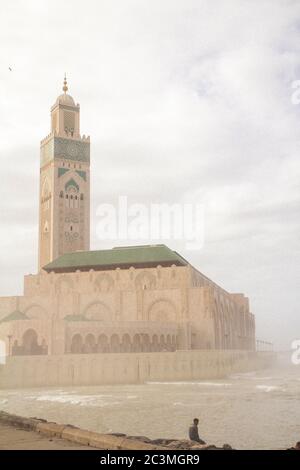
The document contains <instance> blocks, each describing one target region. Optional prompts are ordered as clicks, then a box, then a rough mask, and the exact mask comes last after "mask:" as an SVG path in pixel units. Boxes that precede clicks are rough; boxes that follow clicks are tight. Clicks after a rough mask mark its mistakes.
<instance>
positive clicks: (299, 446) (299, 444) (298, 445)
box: [287, 441, 300, 450]
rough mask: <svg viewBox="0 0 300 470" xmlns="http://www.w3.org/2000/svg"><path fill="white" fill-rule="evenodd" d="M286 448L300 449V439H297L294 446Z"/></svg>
mask: <svg viewBox="0 0 300 470" xmlns="http://www.w3.org/2000/svg"><path fill="white" fill-rule="evenodd" d="M287 450H300V441H298V442H297V443H296V445H295V446H294V447H290V448H289V449H287Z"/></svg>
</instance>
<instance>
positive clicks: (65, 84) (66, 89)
mask: <svg viewBox="0 0 300 470" xmlns="http://www.w3.org/2000/svg"><path fill="white" fill-rule="evenodd" d="M63 91H64V93H67V91H68V85H67V77H66V74H65V78H64V86H63Z"/></svg>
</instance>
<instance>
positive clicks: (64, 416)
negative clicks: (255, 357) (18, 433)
mask: <svg viewBox="0 0 300 470" xmlns="http://www.w3.org/2000/svg"><path fill="white" fill-rule="evenodd" d="M0 409H2V410H4V411H7V412H11V413H16V414H19V415H22V416H32V417H33V416H35V417H38V418H45V419H47V420H50V421H56V422H59V423H65V424H67V423H68V424H73V425H76V426H80V427H82V428H85V429H89V430H94V431H98V432H103V433H109V432H123V433H126V434H129V435H143V436H147V437H150V438H159V437H166V438H180V439H184V438H187V429H188V426H189V424H190V422H191V420H192V418H194V417H199V419H200V424H199V432H200V435H201V437H202V438H203V439H204V440H205V441H207V442H210V443H214V444H219V445H222V444H224V443H229V444H231V445H232V446H233V447H234V448H237V449H280V448H287V447H291V446H292V445H294V444H295V443H296V441H299V440H300V366H293V367H292V366H288V367H281V368H279V367H278V368H274V369H268V370H264V371H259V372H251V373H246V374H237V375H232V376H230V377H227V378H225V379H223V380H204V381H193V382H164V383H162V382H152V383H147V384H143V385H114V386H97V387H65V388H53V389H35V390H10V391H7V390H5V391H4V390H2V391H0Z"/></svg>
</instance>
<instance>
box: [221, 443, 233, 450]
mask: <svg viewBox="0 0 300 470" xmlns="http://www.w3.org/2000/svg"><path fill="white" fill-rule="evenodd" d="M222 448H223V450H233V449H232V447H231V445H229V444H224V445H223V447H222Z"/></svg>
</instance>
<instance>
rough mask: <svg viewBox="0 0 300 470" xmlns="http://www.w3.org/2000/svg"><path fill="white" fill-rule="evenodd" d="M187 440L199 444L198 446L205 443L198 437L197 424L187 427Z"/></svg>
mask: <svg viewBox="0 0 300 470" xmlns="http://www.w3.org/2000/svg"><path fill="white" fill-rule="evenodd" d="M189 438H190V440H191V441H196V442H199V443H200V444H205V442H204V441H203V440H202V439H200V437H199V432H198V426H197V424H194V423H193V424H192V425H191V426H190V427H189Z"/></svg>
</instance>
